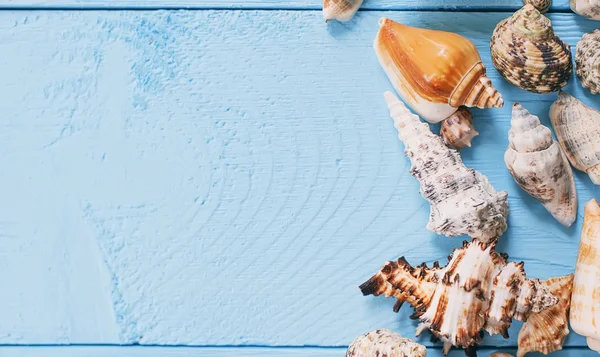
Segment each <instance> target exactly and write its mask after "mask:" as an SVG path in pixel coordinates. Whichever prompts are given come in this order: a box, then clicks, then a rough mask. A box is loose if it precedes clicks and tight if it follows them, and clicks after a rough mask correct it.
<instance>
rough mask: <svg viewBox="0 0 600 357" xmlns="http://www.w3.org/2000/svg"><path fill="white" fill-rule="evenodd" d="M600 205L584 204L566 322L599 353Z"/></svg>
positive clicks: (594, 201)
mask: <svg viewBox="0 0 600 357" xmlns="http://www.w3.org/2000/svg"><path fill="white" fill-rule="evenodd" d="M599 256H600V205H599V204H598V202H596V200H595V199H592V200H591V201H589V202H588V203H587V204H586V205H585V210H584V218H583V228H582V231H581V239H580V242H579V254H578V255H577V265H576V266H575V281H574V282H573V294H572V296H571V312H570V314H569V321H570V323H571V328H572V329H573V331H575V332H576V333H578V334H580V335H582V336H585V337H587V344H588V346H589V347H590V348H591V349H593V350H594V351H596V352H598V353H600V324H598V323H597V321H598V318H599V317H600V299H599V297H598V294H599V292H600V274H598V273H599V272H600V259H599Z"/></svg>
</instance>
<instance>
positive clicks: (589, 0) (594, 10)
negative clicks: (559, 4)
mask: <svg viewBox="0 0 600 357" xmlns="http://www.w3.org/2000/svg"><path fill="white" fill-rule="evenodd" d="M570 3H571V10H573V12H574V13H576V14H579V15H581V16H583V17H587V18H588V19H592V20H600V0H571V1H570Z"/></svg>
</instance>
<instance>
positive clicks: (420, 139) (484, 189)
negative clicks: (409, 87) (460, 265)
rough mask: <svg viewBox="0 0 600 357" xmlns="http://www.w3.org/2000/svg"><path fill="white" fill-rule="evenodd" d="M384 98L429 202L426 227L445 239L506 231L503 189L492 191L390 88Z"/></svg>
mask: <svg viewBox="0 0 600 357" xmlns="http://www.w3.org/2000/svg"><path fill="white" fill-rule="evenodd" d="M385 98H386V101H387V103H388V108H389V109H390V115H391V117H392V118H393V119H394V125H395V127H396V129H398V137H399V138H400V140H401V141H402V142H403V143H404V152H405V153H406V155H407V156H408V157H409V159H410V161H411V163H412V167H411V169H410V173H411V175H413V176H414V177H415V178H417V179H418V180H419V182H420V184H421V195H422V196H423V197H424V198H425V199H426V200H427V201H429V203H430V204H431V213H430V217H429V223H428V224H427V229H428V230H430V231H433V232H436V233H438V234H443V235H446V236H448V237H454V236H460V235H464V234H467V235H469V236H471V237H473V238H478V239H480V240H482V241H489V240H494V239H496V238H497V237H499V236H500V235H501V234H502V233H503V232H504V231H505V230H506V216H507V215H508V202H507V193H506V192H504V191H501V192H496V190H495V189H494V188H493V187H492V185H491V184H490V182H489V181H488V179H487V177H485V176H484V175H482V174H481V173H479V172H477V171H475V170H473V169H468V168H467V167H465V165H464V164H463V162H462V159H461V157H460V154H459V153H458V152H457V151H456V150H454V149H450V148H448V147H447V146H446V145H444V143H443V141H442V139H441V138H440V137H439V136H438V135H435V134H433V133H432V132H431V130H430V129H429V125H428V124H426V123H423V122H421V121H420V120H419V117H418V116H416V115H414V114H412V113H411V112H410V111H409V110H408V109H407V108H406V106H405V105H404V103H402V102H401V101H400V100H399V99H398V98H396V96H394V95H393V94H392V93H391V92H386V93H385Z"/></svg>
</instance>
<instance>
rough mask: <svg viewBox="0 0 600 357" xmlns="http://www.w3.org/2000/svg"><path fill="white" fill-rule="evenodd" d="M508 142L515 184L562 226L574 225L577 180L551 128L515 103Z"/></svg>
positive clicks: (508, 159)
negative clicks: (553, 137)
mask: <svg viewBox="0 0 600 357" xmlns="http://www.w3.org/2000/svg"><path fill="white" fill-rule="evenodd" d="M508 140H509V145H508V148H507V149H506V153H505V154H504V162H505V163H506V167H507V168H508V170H509V171H510V173H511V175H512V176H513V178H514V179H515V181H516V182H517V183H518V184H519V186H521V188H523V190H525V192H527V193H528V194H530V195H531V196H532V197H534V198H535V199H537V200H538V201H540V202H541V203H542V204H543V205H544V207H545V208H546V209H547V210H548V212H550V214H552V216H554V218H556V219H557V220H558V221H559V222H560V223H561V224H563V225H565V226H567V227H568V226H571V225H572V224H573V222H575V219H576V217H577V189H576V187H575V179H574V177H573V170H572V169H571V165H569V161H567V158H566V156H565V155H564V154H563V152H562V150H561V148H560V145H559V144H558V142H556V141H554V140H553V139H552V133H551V132H550V129H549V128H547V127H545V126H543V125H542V124H541V123H540V120H539V119H538V117H536V116H535V115H532V114H530V113H529V112H528V111H527V109H525V108H523V107H522V106H521V105H520V104H519V103H515V104H514V105H513V116H512V120H511V129H510V131H509V132H508Z"/></svg>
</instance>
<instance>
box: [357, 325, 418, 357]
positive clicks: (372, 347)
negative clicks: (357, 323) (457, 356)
mask: <svg viewBox="0 0 600 357" xmlns="http://www.w3.org/2000/svg"><path fill="white" fill-rule="evenodd" d="M374 356H388V357H425V356H427V349H426V348H425V346H423V345H421V344H418V343H416V342H415V341H413V340H411V339H408V338H404V337H402V336H401V335H400V334H398V333H395V332H392V331H390V330H387V329H380V330H375V331H371V332H368V333H365V334H364V335H362V336H359V337H358V338H356V339H355V340H354V341H353V342H352V343H351V344H350V346H349V347H348V351H347V352H346V357H374Z"/></svg>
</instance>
